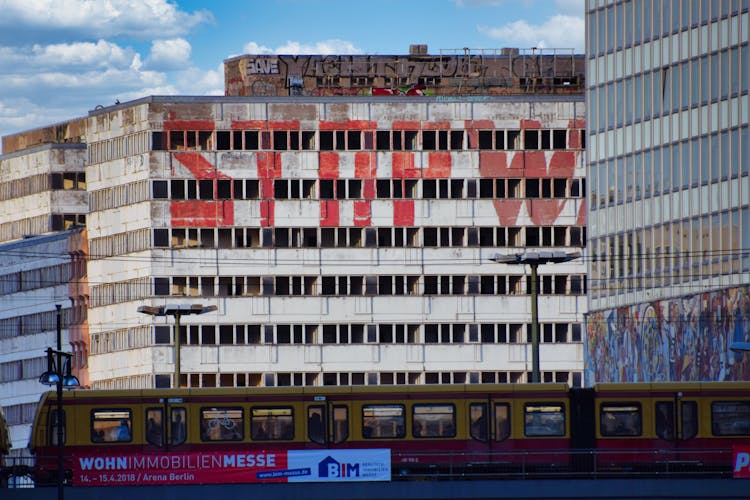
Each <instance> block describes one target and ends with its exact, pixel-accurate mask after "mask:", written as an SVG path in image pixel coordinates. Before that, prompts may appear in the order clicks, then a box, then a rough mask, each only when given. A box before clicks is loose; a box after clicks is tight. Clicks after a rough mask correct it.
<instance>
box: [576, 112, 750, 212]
mask: <svg viewBox="0 0 750 500" xmlns="http://www.w3.org/2000/svg"><path fill="white" fill-rule="evenodd" d="M749 174H750V140H748V127H747V126H744V127H741V128H733V129H728V130H724V131H722V132H721V133H714V134H710V135H702V136H699V137H693V138H692V139H691V140H689V141H681V142H678V143H672V144H666V145H663V146H660V147H658V148H653V149H647V150H643V151H638V152H636V153H635V154H632V155H627V156H619V157H617V158H609V159H607V160H606V161H601V162H596V163H593V164H592V165H591V168H590V169H589V176H590V186H591V203H590V207H591V210H597V209H598V208H602V207H605V206H613V205H617V204H620V203H623V202H630V201H633V200H636V201H637V200H641V199H648V198H651V197H653V196H658V195H661V194H668V193H672V192H676V191H679V190H685V189H689V188H693V187H698V186H705V185H707V184H709V183H717V182H720V181H725V180H728V179H735V178H737V177H740V176H747V175H749Z"/></svg>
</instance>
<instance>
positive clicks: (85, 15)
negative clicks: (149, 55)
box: [0, 0, 213, 43]
mask: <svg viewBox="0 0 750 500" xmlns="http://www.w3.org/2000/svg"><path fill="white" fill-rule="evenodd" d="M0 12H2V13H3V15H2V16H0V43H3V42H5V43H18V41H19V40H24V39H26V38H28V37H30V36H31V37H34V38H35V39H37V40H47V41H49V40H61V39H66V38H69V37H70V36H71V35H72V34H78V35H79V36H78V37H79V38H84V39H91V38H94V39H96V38H104V37H106V38H117V37H130V38H133V39H138V40H145V39H149V38H154V37H159V38H164V37H171V36H178V35H182V34H185V33H187V32H189V31H190V30H191V29H192V28H193V27H195V26H196V25H197V24H200V23H203V22H212V21H213V16H212V15H211V13H210V12H208V11H203V10H202V11H196V12H193V13H187V12H184V11H182V10H180V9H179V7H178V6H177V5H176V4H174V3H171V2H169V1H167V0H107V1H100V0H35V1H29V0H0ZM30 29H31V31H29V30H30Z"/></svg>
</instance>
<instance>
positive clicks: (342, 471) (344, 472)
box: [318, 455, 359, 477]
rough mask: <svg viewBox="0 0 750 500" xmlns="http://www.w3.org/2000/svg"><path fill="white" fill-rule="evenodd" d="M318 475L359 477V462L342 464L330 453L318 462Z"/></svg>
mask: <svg viewBox="0 0 750 500" xmlns="http://www.w3.org/2000/svg"><path fill="white" fill-rule="evenodd" d="M318 477H359V464H342V463H340V462H338V461H337V460H335V459H334V458H333V457H331V456H330V455H329V456H327V457H326V458H325V459H323V460H321V461H320V463H319V464H318Z"/></svg>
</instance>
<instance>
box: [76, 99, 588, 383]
mask: <svg viewBox="0 0 750 500" xmlns="http://www.w3.org/2000/svg"><path fill="white" fill-rule="evenodd" d="M583 117H584V108H583V102H582V98H581V96H571V95H566V96H520V97H519V96H513V97H487V96H484V97H481V98H471V97H453V98H440V97H426V96H423V97H419V98H416V99H415V98H410V99H404V98H398V97H390V98H371V97H368V98H362V97H336V98H325V97H294V98H247V97H242V98H241V97H219V98H211V97H206V98H188V97H185V98H181V97H151V98H145V99H141V100H138V101H133V102H131V103H127V104H124V105H120V106H116V107H112V108H107V109H103V110H97V111H93V112H91V115H90V117H89V118H88V121H87V129H86V142H87V144H88V148H89V158H88V161H87V166H86V179H87V185H88V190H89V199H90V204H89V208H90V212H89V214H88V220H87V227H88V235H89V243H90V248H91V258H90V261H89V267H88V272H89V279H90V282H91V300H90V311H89V318H88V319H89V328H90V329H91V357H90V365H89V369H90V372H89V374H90V377H91V382H92V386H93V387H123V388H125V387H152V386H157V387H168V386H170V385H172V384H174V380H173V378H174V373H175V349H174V339H173V338H172V337H173V336H172V333H173V332H172V325H173V318H171V317H169V316H167V317H152V316H147V315H144V314H138V313H137V312H136V311H137V310H138V308H139V307H140V306H154V307H158V306H167V305H170V304H183V305H190V304H200V305H202V306H215V307H216V308H217V309H216V311H215V312H212V313H208V314H204V315H200V316H184V317H182V318H181V321H182V329H181V330H182V333H181V344H182V347H181V349H180V365H181V369H180V376H181V381H180V383H181V384H182V385H187V386H191V387H197V386H203V387H205V386H210V387H215V386H221V387H224V386H254V385H349V384H404V383H451V382H454V383H456V382H457V383H464V382H466V383H481V382H506V381H507V382H523V381H526V380H527V373H528V371H529V370H530V369H531V366H530V365H531V351H530V344H529V342H528V338H529V337H528V336H529V332H530V296H529V292H528V291H529V289H530V287H529V286H528V285H529V281H528V280H529V276H528V269H524V268H523V267H520V266H512V265H505V264H495V263H493V262H492V261H491V259H492V257H493V256H495V255H496V254H498V253H504V254H512V253H518V252H523V251H525V250H526V249H528V248H530V247H531V248H536V249H543V250H546V249H549V250H563V251H564V250H569V249H571V247H573V248H574V249H578V250H580V249H581V247H583V245H584V241H585V215H584V214H585V210H586V209H585V201H584V198H583V196H584V190H585V186H584V152H583V146H584V144H583V140H582V139H583V136H584V133H585V132H584V130H583V128H584V121H583ZM584 269H585V264H584V263H583V259H581V260H580V261H573V262H569V263H565V264H557V265H549V266H541V267H540V270H539V271H540V274H541V278H540V297H539V305H540V318H539V321H540V324H541V328H540V331H541V339H542V344H541V366H542V380H544V381H563V382H568V383H571V384H574V385H580V383H581V372H582V350H583V338H582V331H581V325H582V319H583V313H584V312H585V294H586V278H585V273H584Z"/></svg>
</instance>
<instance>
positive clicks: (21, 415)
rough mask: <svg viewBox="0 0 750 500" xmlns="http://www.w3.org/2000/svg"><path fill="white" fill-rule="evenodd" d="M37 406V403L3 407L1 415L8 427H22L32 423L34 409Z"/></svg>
mask: <svg viewBox="0 0 750 500" xmlns="http://www.w3.org/2000/svg"><path fill="white" fill-rule="evenodd" d="M38 406H39V404H38V403H37V402H33V403H21V404H17V405H7V406H6V405H3V414H4V415H5V421H6V423H7V424H8V425H23V424H31V423H33V422H34V417H35V416H36V409H37V407H38Z"/></svg>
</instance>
